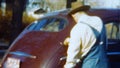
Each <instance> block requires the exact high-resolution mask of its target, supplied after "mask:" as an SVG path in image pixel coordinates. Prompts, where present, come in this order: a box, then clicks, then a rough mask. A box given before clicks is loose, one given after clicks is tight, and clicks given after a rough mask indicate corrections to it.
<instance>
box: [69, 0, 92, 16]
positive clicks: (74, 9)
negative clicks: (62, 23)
mask: <svg viewBox="0 0 120 68" xmlns="http://www.w3.org/2000/svg"><path fill="white" fill-rule="evenodd" d="M89 9H90V6H89V5H82V3H81V2H73V3H72V6H71V11H70V12H69V13H68V14H74V13H76V12H79V11H87V10H89Z"/></svg>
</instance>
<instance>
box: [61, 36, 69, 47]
mask: <svg viewBox="0 0 120 68" xmlns="http://www.w3.org/2000/svg"><path fill="white" fill-rule="evenodd" d="M69 39H70V38H69V37H67V38H65V40H64V42H63V44H64V45H65V46H67V45H68V44H69Z"/></svg>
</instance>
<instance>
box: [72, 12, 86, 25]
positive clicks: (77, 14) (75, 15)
mask: <svg viewBox="0 0 120 68" xmlns="http://www.w3.org/2000/svg"><path fill="white" fill-rule="evenodd" d="M82 15H86V13H85V12H77V13H75V14H73V15H72V17H73V18H74V20H75V22H76V23H77V22H78V20H79V18H80V17H81V16H82Z"/></svg>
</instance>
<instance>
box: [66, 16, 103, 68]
mask: <svg viewBox="0 0 120 68" xmlns="http://www.w3.org/2000/svg"><path fill="white" fill-rule="evenodd" d="M86 24H88V25H89V26H91V27H93V28H95V29H96V30H97V31H98V32H101V29H102V25H103V24H102V21H101V19H100V18H99V17H97V16H88V15H85V14H84V15H82V16H80V18H79V21H78V23H77V24H76V25H75V26H74V27H73V28H72V30H71V32H70V40H69V46H68V51H67V60H66V64H65V65H64V68H73V67H74V66H75V65H76V63H78V62H80V60H81V59H82V58H83V57H84V56H85V55H86V54H87V53H88V52H89V50H90V49H91V47H92V46H93V45H94V44H95V42H96V36H95V34H94V33H93V30H92V29H91V28H90V27H89V26H88V25H86Z"/></svg>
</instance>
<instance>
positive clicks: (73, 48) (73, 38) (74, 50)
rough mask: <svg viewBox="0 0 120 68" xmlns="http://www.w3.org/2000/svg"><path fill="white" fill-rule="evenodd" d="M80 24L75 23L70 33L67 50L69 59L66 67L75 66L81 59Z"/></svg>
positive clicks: (71, 67)
mask: <svg viewBox="0 0 120 68" xmlns="http://www.w3.org/2000/svg"><path fill="white" fill-rule="evenodd" d="M80 33H81V32H80V30H79V25H75V26H74V27H73V29H72V30H71V33H70V40H69V46H68V50H67V60H66V64H65V65H64V68H73V67H75V65H76V63H78V62H79V61H80V54H79V53H80V48H81V47H80V44H81V39H80V38H81V35H80Z"/></svg>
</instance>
